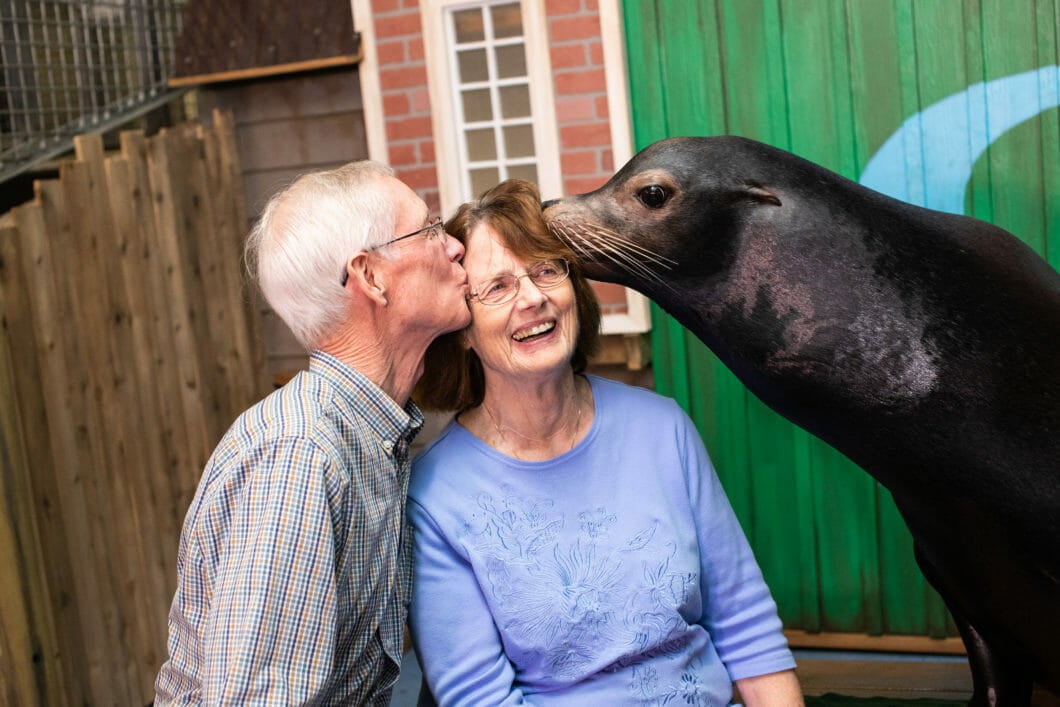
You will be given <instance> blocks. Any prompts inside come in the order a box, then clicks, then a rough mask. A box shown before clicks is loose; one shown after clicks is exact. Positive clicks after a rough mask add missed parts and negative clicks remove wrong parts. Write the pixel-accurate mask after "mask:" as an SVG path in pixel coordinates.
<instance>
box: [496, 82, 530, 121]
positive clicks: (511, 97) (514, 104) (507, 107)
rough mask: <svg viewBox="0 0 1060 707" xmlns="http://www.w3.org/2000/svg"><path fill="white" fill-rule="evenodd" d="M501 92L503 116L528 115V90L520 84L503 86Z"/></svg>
mask: <svg viewBox="0 0 1060 707" xmlns="http://www.w3.org/2000/svg"><path fill="white" fill-rule="evenodd" d="M500 94H501V116H503V117H505V118H527V117H529V116H530V91H529V89H528V88H527V86H526V85H525V84H524V85H522V86H503V87H502V88H501V90H500Z"/></svg>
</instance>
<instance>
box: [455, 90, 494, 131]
mask: <svg viewBox="0 0 1060 707" xmlns="http://www.w3.org/2000/svg"><path fill="white" fill-rule="evenodd" d="M460 96H461V98H462V99H463V101H464V120H465V121H466V122H468V123H475V122H478V121H480V120H492V119H493V106H492V105H491V104H490V92H489V89H485V88H479V89H475V90H474V91H461V92H460Z"/></svg>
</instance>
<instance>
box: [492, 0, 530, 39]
mask: <svg viewBox="0 0 1060 707" xmlns="http://www.w3.org/2000/svg"><path fill="white" fill-rule="evenodd" d="M490 14H491V15H492V16H493V17H492V19H493V36H494V37H496V38H498V39H503V38H504V37H521V36H523V17H522V15H520V14H519V3H517V2H512V3H508V4H506V5H494V6H493V7H492V8H490Z"/></svg>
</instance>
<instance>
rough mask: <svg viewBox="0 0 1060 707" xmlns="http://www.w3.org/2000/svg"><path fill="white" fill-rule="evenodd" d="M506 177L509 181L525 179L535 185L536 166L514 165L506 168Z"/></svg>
mask: <svg viewBox="0 0 1060 707" xmlns="http://www.w3.org/2000/svg"><path fill="white" fill-rule="evenodd" d="M508 177H509V178H511V179H525V180H526V181H528V182H533V183H534V184H537V165H532V164H516V165H512V166H511V167H509V168H508Z"/></svg>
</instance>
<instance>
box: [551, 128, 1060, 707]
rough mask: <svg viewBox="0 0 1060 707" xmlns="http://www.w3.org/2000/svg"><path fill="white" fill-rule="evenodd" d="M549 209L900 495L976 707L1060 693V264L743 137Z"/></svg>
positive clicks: (786, 412)
mask: <svg viewBox="0 0 1060 707" xmlns="http://www.w3.org/2000/svg"><path fill="white" fill-rule="evenodd" d="M544 206H545V217H546V220H547V221H548V222H549V227H550V228H551V230H552V231H553V232H554V233H555V234H556V235H557V236H559V237H560V238H562V239H563V240H564V241H566V242H567V243H568V245H569V246H570V247H571V248H572V250H573V251H574V252H575V253H576V254H577V255H578V258H579V260H581V261H583V264H584V269H585V272H586V273H587V274H588V275H589V276H590V277H592V278H595V279H599V280H605V281H608V282H617V283H620V284H623V285H626V286H629V287H632V288H634V289H636V290H639V291H640V292H642V293H644V294H645V295H647V296H648V297H650V298H652V299H653V300H655V301H656V302H657V303H658V304H659V305H661V306H662V307H663V309H665V310H666V311H667V312H669V313H670V314H671V315H673V316H674V317H675V318H676V319H677V320H678V321H679V322H681V323H682V324H683V325H684V326H685V327H687V328H688V329H689V330H691V331H692V332H693V333H694V334H696V336H698V337H699V338H700V339H702V340H703V342H704V343H705V344H706V345H707V346H709V347H710V349H711V350H712V351H714V353H715V354H716V355H717V356H718V358H720V359H721V361H722V362H723V363H725V365H726V366H728V367H729V368H730V369H731V370H732V371H733V373H734V374H736V376H737V377H738V378H739V379H740V380H741V381H742V382H743V383H744V385H746V386H747V387H748V388H749V389H750V390H751V391H752V392H753V393H754V394H755V395H756V396H758V397H759V398H760V399H761V400H762V401H763V402H764V403H765V404H766V405H768V406H769V407H771V408H772V409H773V410H775V411H777V412H778V413H780V414H781V415H783V416H784V417H786V418H787V419H789V420H791V421H792V422H794V423H795V424H797V425H799V426H800V427H803V428H804V429H806V430H808V431H809V432H811V433H812V434H814V435H816V436H818V437H820V438H821V439H822V440H824V441H825V442H827V443H828V444H830V445H832V446H833V447H835V448H836V449H837V450H839V451H840V452H842V453H843V454H845V455H846V456H847V457H849V458H850V459H851V460H853V461H854V462H855V463H856V464H858V465H859V466H861V467H862V468H863V469H865V470H866V471H867V472H868V473H870V474H871V475H872V476H874V477H875V478H876V479H877V480H879V481H880V482H881V483H882V484H883V485H884V486H885V487H886V488H887V489H888V490H890V492H891V494H892V495H893V496H894V500H895V503H896V505H897V507H898V509H899V510H900V512H901V513H902V516H903V518H904V520H905V522H906V523H907V524H908V526H909V530H910V531H911V534H912V536H913V539H914V543H915V550H916V558H917V561H918V563H919V565H920V567H921V568H922V570H923V572H924V575H925V577H926V578H927V580H928V581H929V582H930V583H931V584H932V585H933V586H934V587H935V588H936V589H937V590H938V592H939V594H940V595H941V596H942V598H943V599H944V600H945V602H946V604H947V606H948V608H949V609H950V611H951V613H952V614H953V617H954V619H955V621H956V623H957V625H958V627H959V628H960V632H961V636H962V638H963V640H964V643H965V645H966V646H967V649H968V656H969V662H970V666H971V670H972V678H973V685H974V694H973V696H972V701H971V702H970V704H977V705H978V704H983V705H985V704H991V705H1025V704H1027V703H1028V702H1029V700H1030V695H1031V692H1032V685H1033V683H1034V682H1035V681H1036V682H1037V683H1039V684H1040V685H1041V686H1043V687H1045V688H1047V689H1049V690H1051V691H1054V692H1058V693H1060V275H1058V274H1057V272H1056V271H1055V270H1053V269H1052V268H1051V267H1050V266H1049V265H1048V264H1047V263H1046V262H1045V261H1044V260H1042V258H1040V257H1039V256H1038V255H1036V254H1035V253H1034V252H1033V251H1032V250H1031V249H1030V248H1029V247H1027V246H1026V245H1024V244H1023V243H1022V242H1021V241H1020V240H1019V239H1018V238H1016V237H1015V236H1013V235H1012V234H1010V233H1008V232H1007V231H1004V230H1002V229H1000V228H997V227H996V226H993V225H991V224H988V223H985V222H983V221H980V220H977V219H974V218H969V217H966V216H957V215H953V214H947V213H942V212H938V211H931V210H928V209H923V208H918V207H915V206H911V205H909V204H906V203H903V202H901V201H898V200H896V199H892V198H890V197H887V196H885V195H883V194H880V193H878V192H875V191H872V190H870V189H867V188H865V187H863V186H861V185H859V184H857V183H855V182H852V181H850V180H848V179H845V178H843V177H842V176H840V175H838V174H836V173H834V172H831V171H829V170H827V169H825V168H823V167H821V166H819V165H816V164H814V163H812V162H809V161H807V160H804V159H802V158H800V157H797V156H796V155H793V154H791V153H789V152H785V151H783V150H779V149H776V148H774V147H770V146H768V145H765V144H762V143H759V142H755V141H752V140H747V139H743V138H737V137H731V136H726V137H708V138H674V139H669V140H663V141H661V142H657V143H655V144H653V145H650V146H649V147H647V148H646V149H644V150H643V151H641V152H640V153H639V154H637V155H636V156H635V157H633V159H632V160H630V161H629V163H628V164H626V165H625V166H624V167H623V168H622V169H621V170H620V171H619V172H617V173H616V174H615V176H614V177H612V178H611V180H610V181H608V182H607V184H605V185H604V186H603V187H601V188H600V189H598V190H597V191H594V192H591V193H588V194H583V195H580V196H574V197H569V198H565V199H560V200H556V201H553V202H549V203H546V204H545V205H544Z"/></svg>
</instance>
